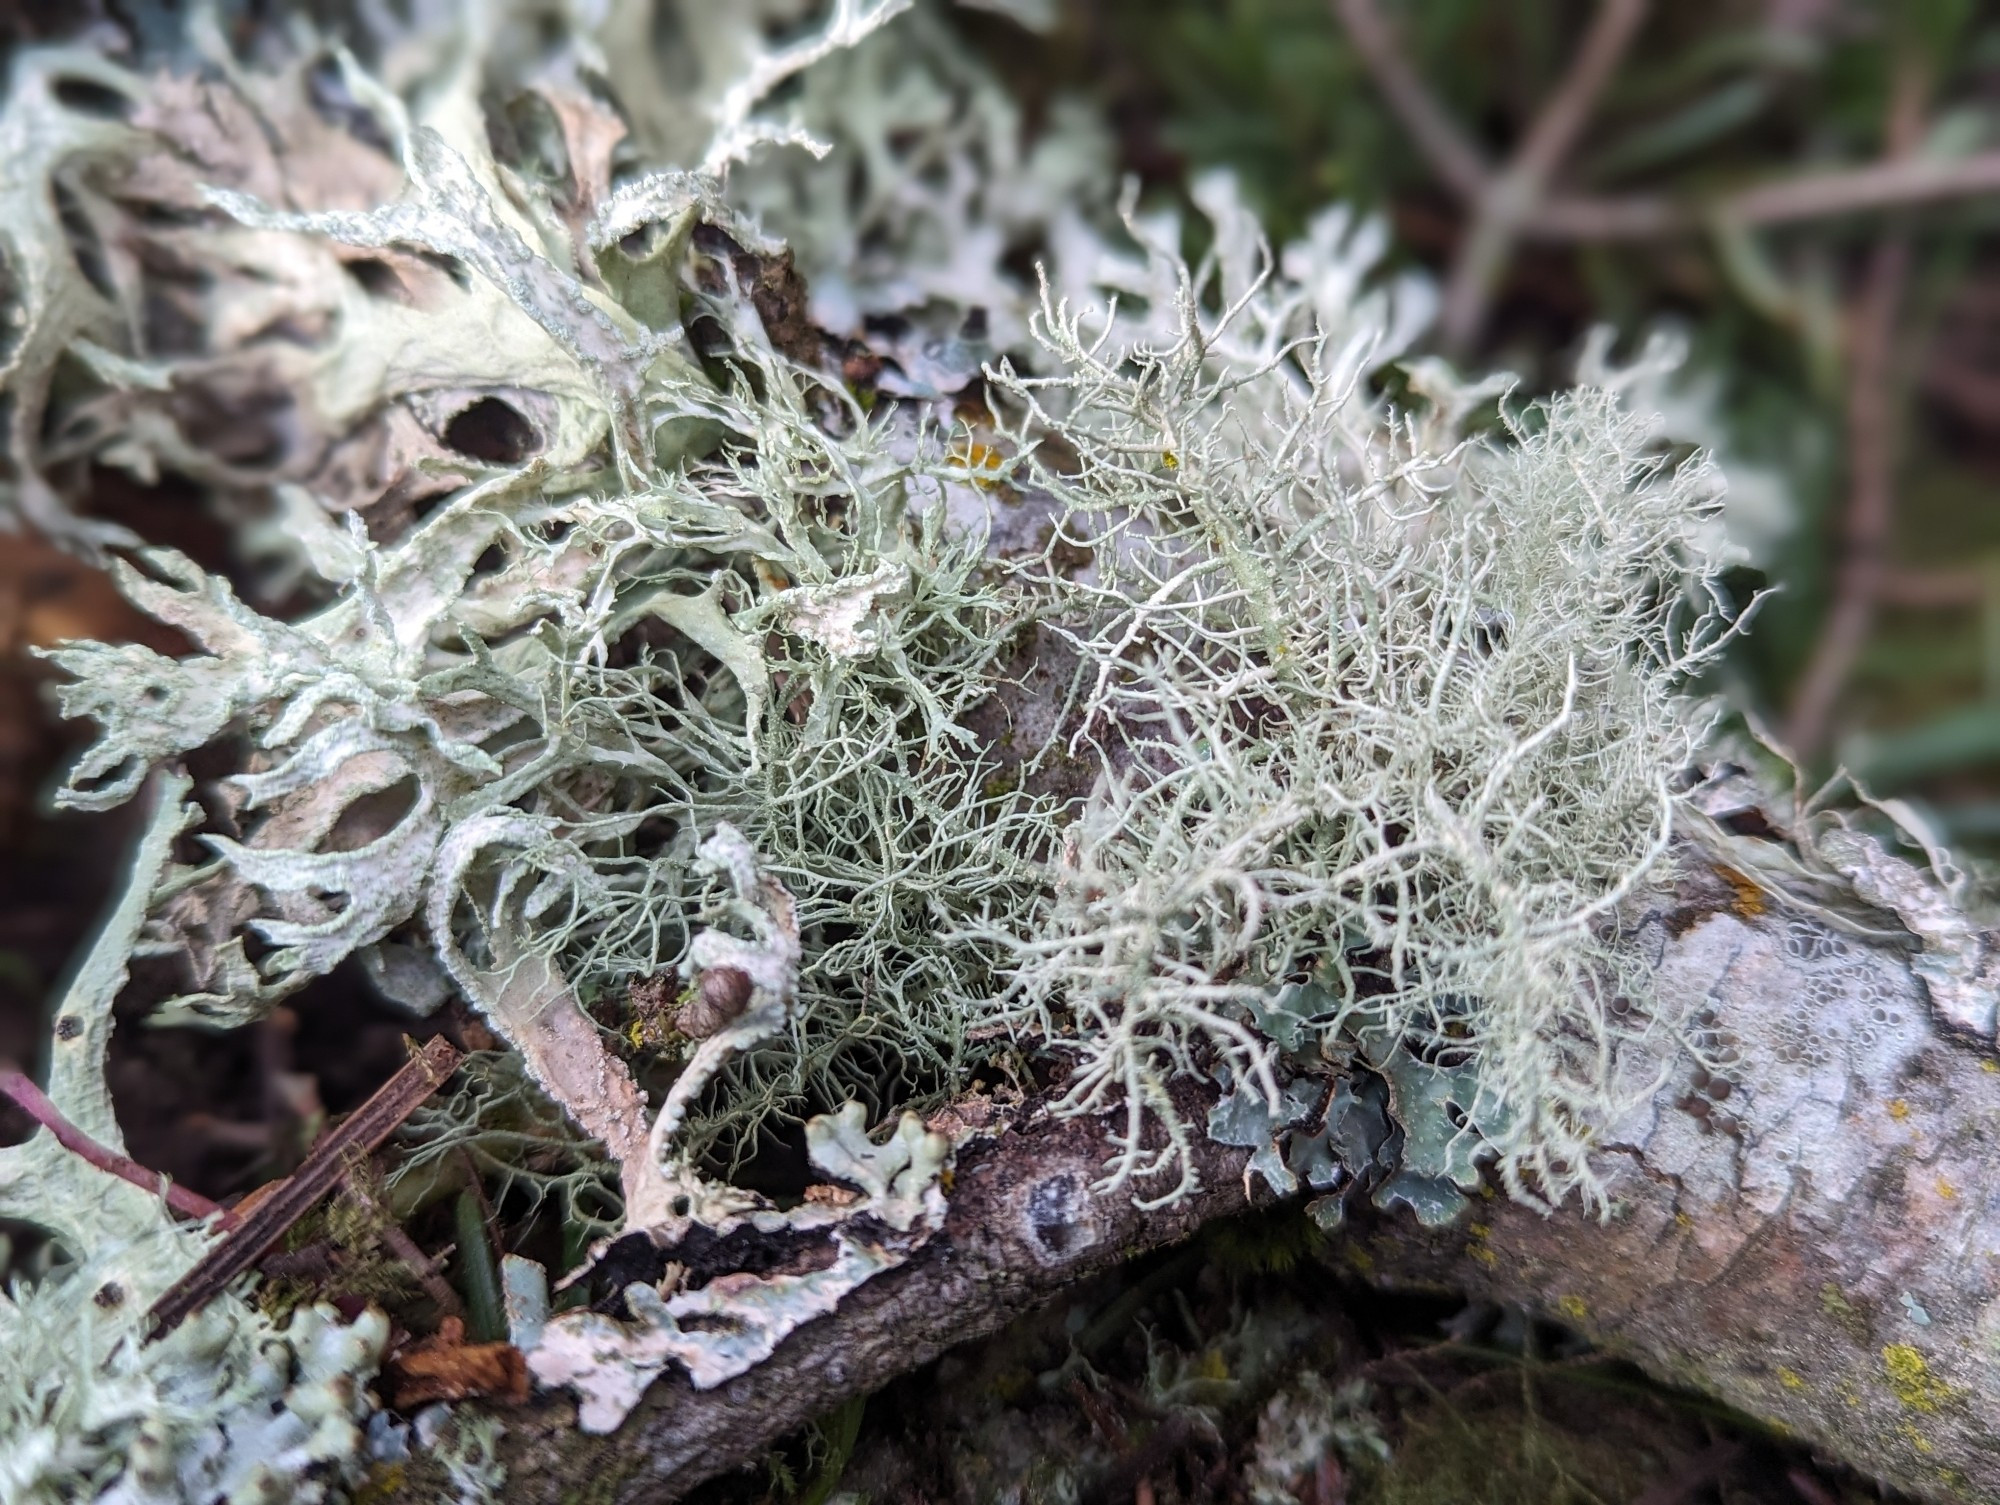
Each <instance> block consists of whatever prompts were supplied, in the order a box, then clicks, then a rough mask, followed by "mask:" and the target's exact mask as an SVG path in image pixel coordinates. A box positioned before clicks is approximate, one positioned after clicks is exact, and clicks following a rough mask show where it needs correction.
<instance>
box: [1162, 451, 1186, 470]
mask: <svg viewBox="0 0 2000 1505" xmlns="http://www.w3.org/2000/svg"><path fill="white" fill-rule="evenodd" d="M1160 463H1161V464H1162V465H1164V466H1166V467H1167V469H1168V470H1179V469H1180V468H1181V457H1180V456H1179V455H1177V454H1175V453H1174V452H1173V451H1172V450H1170V449H1169V450H1162V451H1161V452H1160Z"/></svg>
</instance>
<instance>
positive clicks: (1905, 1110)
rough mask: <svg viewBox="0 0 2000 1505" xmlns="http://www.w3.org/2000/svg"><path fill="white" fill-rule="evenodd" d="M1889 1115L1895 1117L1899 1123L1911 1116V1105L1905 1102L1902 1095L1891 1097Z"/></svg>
mask: <svg viewBox="0 0 2000 1505" xmlns="http://www.w3.org/2000/svg"><path fill="white" fill-rule="evenodd" d="M1889 1116H1890V1117H1891V1118H1893V1119H1895V1120H1896V1122H1897V1123H1901V1122H1902V1121H1903V1120H1904V1119H1906V1118H1908V1117H1909V1116H1910V1105H1909V1104H1908V1103H1906V1102H1904V1101H1903V1100H1902V1099H1901V1098H1900V1097H1892V1098H1890V1099H1889Z"/></svg>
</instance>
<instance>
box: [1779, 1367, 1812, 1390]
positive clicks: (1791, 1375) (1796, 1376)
mask: <svg viewBox="0 0 2000 1505" xmlns="http://www.w3.org/2000/svg"><path fill="white" fill-rule="evenodd" d="M1778 1383H1779V1384H1781V1385H1783V1386H1784V1387H1785V1388H1786V1389H1787V1390H1803V1389H1805V1388H1806V1377H1805V1376H1804V1375H1802V1374H1800V1373H1799V1372H1798V1370H1796V1369H1787V1368H1786V1367H1785V1366H1784V1365H1782V1364H1780V1365H1779V1366H1778Z"/></svg>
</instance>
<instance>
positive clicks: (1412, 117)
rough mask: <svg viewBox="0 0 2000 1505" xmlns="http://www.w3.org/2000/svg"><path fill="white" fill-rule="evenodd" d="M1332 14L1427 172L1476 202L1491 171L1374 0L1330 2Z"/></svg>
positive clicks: (1465, 197)
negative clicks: (1413, 64)
mask: <svg viewBox="0 0 2000 1505" xmlns="http://www.w3.org/2000/svg"><path fill="white" fill-rule="evenodd" d="M1334 10H1335V12H1336V13H1337V14H1338V15H1339V17H1340V21H1341V24H1342V25H1343V26H1345V27H1346V28H1347V36H1348V40H1349V41H1351V42H1353V43H1354V50H1355V51H1356V52H1358V53H1360V54H1361V60H1362V62H1363V63H1365V64H1366V65H1367V67H1368V72H1369V74H1370V76H1371V77H1373V79H1374V80H1375V86H1376V87H1377V88H1379V89H1380V90H1381V91H1382V96H1383V98H1384V99H1386V100H1387V101H1388V104H1389V108H1390V109H1391V110H1392V111H1393V112H1394V113H1395V115H1396V118H1397V119H1398V120H1400V121H1402V123H1403V129H1404V130H1406V131H1408V132H1409V133H1410V139H1411V140H1413V141H1414V142H1416V144H1417V149H1418V150H1419V151H1421V152H1422V153H1423V154H1424V156H1425V158H1426V159H1427V160H1428V161H1429V162H1430V164H1431V170H1432V171H1433V172H1435V173H1436V174H1437V175H1438V177H1440V178H1441V179H1443V180H1444V182H1445V184H1446V186H1448V187H1449V188H1450V189H1451V190H1452V191H1453V192H1454V193H1456V194H1457V195H1458V196H1459V197H1460V198H1462V199H1467V200H1472V199H1477V198H1478V197H1479V196H1480V194H1482V193H1484V192H1485V191H1486V185H1487V183H1488V181H1489V180H1490V179H1491V178H1492V176H1493V171H1492V168H1491V167H1490V166H1488V164H1487V162H1486V159H1485V157H1484V156H1483V155H1482V154H1481V153H1480V150H1479V148H1478V147H1476V146H1474V145H1473V144H1472V141H1471V138H1469V137H1468V136H1466V134H1465V133H1464V132H1463V131H1461V130H1460V129H1459V128H1458V122H1457V121H1455V120H1453V119H1452V118H1451V116H1450V115H1449V114H1448V113H1447V112H1446V110H1445V108H1444V106H1443V105H1441V104H1439V103H1438V101H1437V98H1436V96H1435V95H1433V94H1432V93H1431V91H1430V90H1429V89H1428V88H1427V87H1425V85H1424V81H1423V80H1422V79H1421V78H1419V77H1417V72H1416V70H1415V69H1414V68H1412V67H1411V66H1410V62H1409V59H1408V58H1406V57H1405V56H1404V55H1403V49H1402V46H1401V45H1400V44H1399V43H1398V42H1397V40H1396V34H1395V33H1394V32H1393V31H1392V30H1390V28H1389V23H1388V22H1386V21H1385V20H1383V19H1382V13H1381V12H1380V11H1378V10H1376V9H1375V0H1334Z"/></svg>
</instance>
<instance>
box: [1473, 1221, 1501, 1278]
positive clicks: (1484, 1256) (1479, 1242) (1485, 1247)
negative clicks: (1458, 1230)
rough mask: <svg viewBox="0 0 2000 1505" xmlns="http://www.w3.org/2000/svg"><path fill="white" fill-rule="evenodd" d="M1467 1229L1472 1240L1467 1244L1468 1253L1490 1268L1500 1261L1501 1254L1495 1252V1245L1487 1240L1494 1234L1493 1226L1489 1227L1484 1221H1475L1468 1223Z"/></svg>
mask: <svg viewBox="0 0 2000 1505" xmlns="http://www.w3.org/2000/svg"><path fill="white" fill-rule="evenodd" d="M1465 1231H1466V1234H1467V1235H1468V1236H1469V1238H1470V1240H1471V1241H1470V1242H1469V1243H1468V1244H1467V1245H1466V1246H1465V1252H1466V1254H1467V1255H1469V1256H1470V1257H1471V1258H1473V1259H1476V1260H1478V1261H1479V1262H1480V1263H1481V1264H1482V1265H1484V1266H1486V1268H1487V1269H1489V1270H1490V1269H1492V1268H1493V1267H1494V1266H1495V1265H1497V1264H1498V1263H1500V1256H1499V1255H1497V1254H1495V1253H1494V1252H1493V1246H1492V1245H1491V1244H1489V1243H1487V1242H1486V1241H1487V1240H1488V1239H1489V1238H1491V1237H1492V1236H1493V1230H1492V1229H1491V1228H1489V1227H1487V1226H1486V1224H1484V1223H1473V1224H1470V1225H1468V1226H1467V1228H1466V1230H1465Z"/></svg>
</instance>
